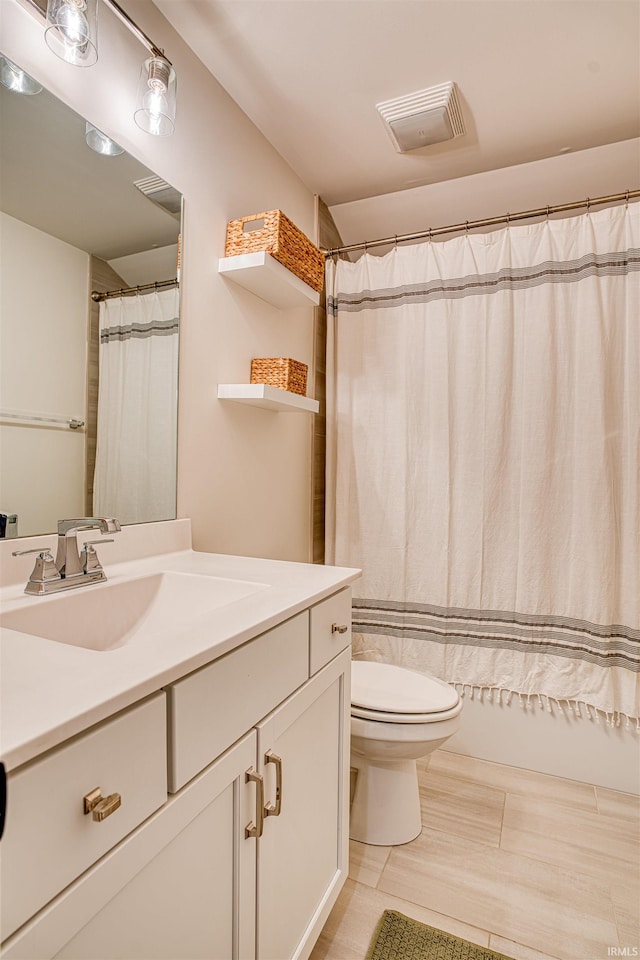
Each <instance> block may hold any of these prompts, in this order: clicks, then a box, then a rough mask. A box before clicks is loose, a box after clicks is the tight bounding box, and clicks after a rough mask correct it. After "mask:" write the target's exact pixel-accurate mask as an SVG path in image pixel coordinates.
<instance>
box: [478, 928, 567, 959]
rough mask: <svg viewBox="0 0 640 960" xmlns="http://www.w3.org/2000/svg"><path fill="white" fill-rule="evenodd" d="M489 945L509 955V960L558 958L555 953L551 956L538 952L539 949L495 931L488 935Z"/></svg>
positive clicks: (506, 955)
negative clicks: (509, 938)
mask: <svg viewBox="0 0 640 960" xmlns="http://www.w3.org/2000/svg"><path fill="white" fill-rule="evenodd" d="M489 947H490V948H491V950H495V952H496V953H503V954H504V955H505V957H510V958H511V960H558V957H557V955H556V954H555V953H554V954H553V956H552V955H551V954H550V953H540V951H539V950H533V949H532V948H531V947H525V946H523V945H522V944H521V943H516V942H515V941H514V940H505V938H504V937H498V936H496V934H495V933H492V934H491V936H490V937H489Z"/></svg>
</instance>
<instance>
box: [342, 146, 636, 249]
mask: <svg viewBox="0 0 640 960" xmlns="http://www.w3.org/2000/svg"><path fill="white" fill-rule="evenodd" d="M639 171H640V139H635V140H622V141H620V142H618V143H610V144H606V145H605V146H602V147H594V148H593V149H591V150H580V151H578V152H576V153H567V154H563V155H562V156H557V157H549V158H547V159H546V160H536V161H535V162H533V163H521V164H518V165H517V166H514V167H503V168H502V169H500V170H490V171H488V172H486V173H478V174H475V175H474V176H471V177H460V178H459V179H457V180H447V181H445V182H444V183H432V184H428V185H426V186H424V187H414V188H413V189H411V190H403V191H401V192H399V193H388V194H385V195H384V196H380V197H370V198H368V199H365V200H354V201H353V202H352V203H342V204H337V205H335V206H333V207H331V214H332V216H333V217H334V219H335V222H336V224H337V226H338V229H339V230H340V234H341V236H342V240H343V243H359V242H361V241H363V240H375V239H377V238H378V237H390V236H392V235H394V234H398V235H399V236H401V235H402V234H405V233H413V232H414V231H419V230H428V229H429V227H440V226H448V225H450V224H453V223H465V222H466V221H467V220H476V219H481V218H484V217H498V216H502V215H503V214H506V213H516V212H518V211H521V210H532V209H538V208H540V207H546V206H547V205H553V204H560V203H569V202H571V201H574V200H584V199H585V198H586V197H598V196H610V195H611V194H614V193H620V192H623V191H624V190H633V189H637V187H638V179H639V178H638V173H639ZM492 229H494V230H496V229H500V228H499V227H493V228H492ZM443 239H446V238H443ZM381 252H382V253H384V252H386V249H385V248H381Z"/></svg>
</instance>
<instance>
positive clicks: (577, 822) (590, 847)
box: [501, 794, 640, 884]
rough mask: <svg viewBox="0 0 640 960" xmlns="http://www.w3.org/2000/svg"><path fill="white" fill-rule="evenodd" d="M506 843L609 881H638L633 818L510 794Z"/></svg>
mask: <svg viewBox="0 0 640 960" xmlns="http://www.w3.org/2000/svg"><path fill="white" fill-rule="evenodd" d="M501 847H502V848H503V849H504V850H509V851H510V852H511V853H516V854H519V855H520V856H525V857H530V858H532V859H535V860H540V861H544V862H545V863H550V864H555V865H556V866H558V867H564V868H566V869H567V870H570V871H573V872H576V873H584V874H586V875H588V876H590V877H594V878H597V879H600V880H602V881H604V882H607V883H608V882H610V881H611V880H612V879H626V881H627V882H629V883H636V884H637V881H638V872H639V869H640V867H639V863H640V844H639V843H638V839H637V835H636V836H635V837H634V836H633V835H632V832H631V831H630V830H629V822H628V821H626V820H619V819H618V818H616V817H608V816H604V815H603V814H599V813H592V812H591V811H589V810H569V808H568V807H565V806H563V805H562V804H558V803H549V802H547V801H544V800H540V799H539V798H535V799H532V800H530V799H528V798H526V797H514V796H511V795H509V794H508V795H507V800H506V804H505V811H504V822H503V827H502V841H501Z"/></svg>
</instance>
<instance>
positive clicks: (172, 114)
mask: <svg viewBox="0 0 640 960" xmlns="http://www.w3.org/2000/svg"><path fill="white" fill-rule="evenodd" d="M133 119H134V120H135V122H136V123H137V124H138V126H139V127H140V129H141V130H146V131H147V133H153V134H154V135H155V136H156V137H168V136H170V135H171V134H172V133H173V131H174V129H175V119H176V72H175V70H174V69H173V67H172V66H171V64H170V63H169V61H168V60H165V59H164V57H155V56H153V57H149V59H148V60H145V62H144V63H143V64H142V67H141V69H140V81H139V84H138V99H137V103H136V112H135V113H134V115H133Z"/></svg>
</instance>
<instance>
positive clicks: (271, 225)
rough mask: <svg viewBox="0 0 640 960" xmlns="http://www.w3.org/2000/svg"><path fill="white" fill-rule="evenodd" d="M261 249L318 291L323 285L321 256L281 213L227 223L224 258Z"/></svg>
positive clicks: (262, 214)
mask: <svg viewBox="0 0 640 960" xmlns="http://www.w3.org/2000/svg"><path fill="white" fill-rule="evenodd" d="M261 250H264V251H265V252H266V253H270V254H271V256H272V257H274V258H275V259H276V260H278V261H279V262H280V263H281V264H282V265H283V266H285V267H286V268H287V270H290V271H291V272H292V273H295V275H296V276H297V277H299V278H300V279H301V280H304V282H305V283H306V284H308V285H309V286H310V287H313V289H314V290H317V291H318V292H319V291H320V290H322V286H323V283H324V255H323V254H322V253H321V252H320V250H318V248H317V247H316V246H315V245H314V244H313V243H311V240H309V238H308V237H306V236H305V234H304V233H303V232H302V230H298V228H297V227H296V225H295V223H292V222H291V220H289V218H288V217H285V215H284V213H282V211H281V210H271V211H269V212H268V213H256V214H254V215H253V216H251V217H240V219H239V220H231V221H230V222H229V223H228V224H227V241H226V244H225V256H227V257H237V256H239V255H240V254H242V253H257V252H258V251H261Z"/></svg>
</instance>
